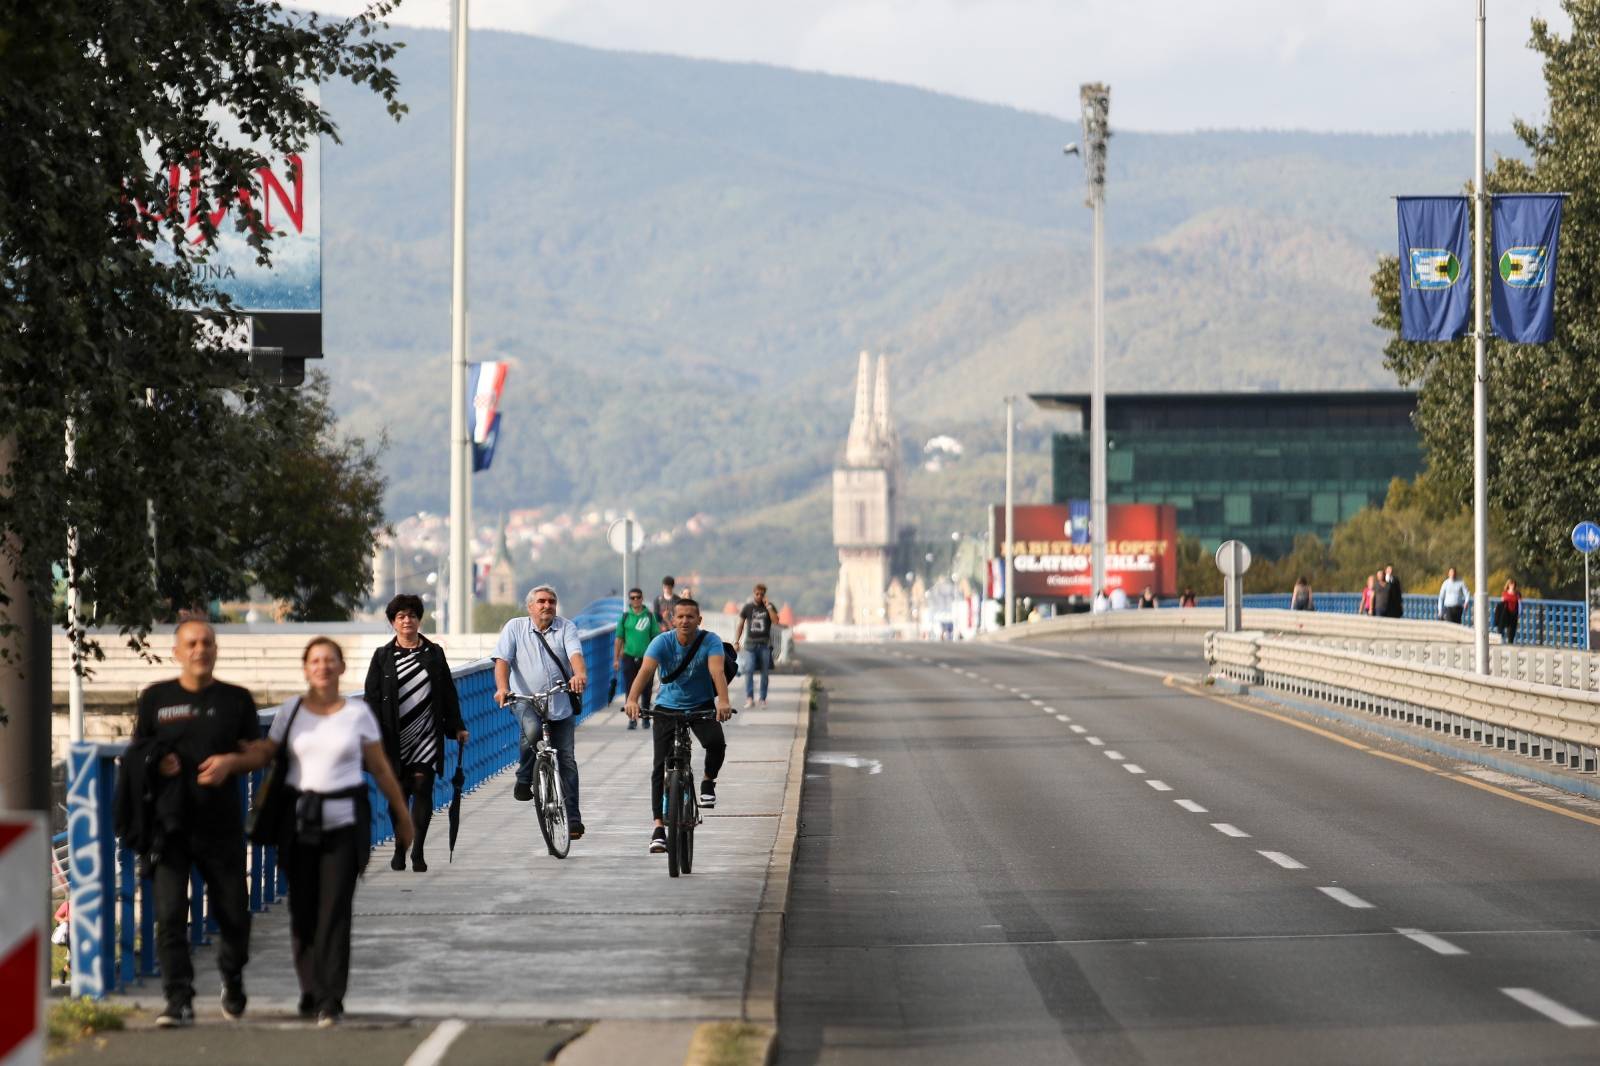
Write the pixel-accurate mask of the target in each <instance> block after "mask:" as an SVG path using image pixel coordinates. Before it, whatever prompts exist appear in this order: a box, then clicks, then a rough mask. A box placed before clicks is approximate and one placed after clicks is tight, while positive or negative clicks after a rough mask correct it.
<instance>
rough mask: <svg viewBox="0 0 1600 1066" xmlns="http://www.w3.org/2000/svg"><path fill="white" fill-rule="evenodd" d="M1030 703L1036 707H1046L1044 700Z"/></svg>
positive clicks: (1030, 701)
mask: <svg viewBox="0 0 1600 1066" xmlns="http://www.w3.org/2000/svg"><path fill="white" fill-rule="evenodd" d="M1028 702H1029V703H1031V704H1033V705H1034V706H1035V707H1043V706H1044V700H1029V701H1028Z"/></svg>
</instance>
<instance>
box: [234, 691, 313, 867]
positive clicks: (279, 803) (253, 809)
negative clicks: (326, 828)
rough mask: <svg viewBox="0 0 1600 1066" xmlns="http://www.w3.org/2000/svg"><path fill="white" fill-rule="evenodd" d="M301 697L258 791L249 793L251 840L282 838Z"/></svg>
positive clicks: (246, 827) (247, 830) (247, 823)
mask: <svg viewBox="0 0 1600 1066" xmlns="http://www.w3.org/2000/svg"><path fill="white" fill-rule="evenodd" d="M302 702H303V701H302V700H295V701H294V706H293V707H292V708H290V709H289V724H288V725H286V726H284V728H283V743H281V744H279V745H278V750H277V751H276V752H274V753H273V755H272V765H270V766H268V767H267V772H266V773H265V774H264V775H262V778H261V784H259V785H257V786H256V791H255V795H253V796H252V797H250V813H249V814H247V815H245V819H244V835H245V837H246V838H247V839H248V840H249V841H250V843H252V844H276V843H277V842H278V841H279V840H281V839H282V838H283V826H284V822H285V819H286V818H287V817H288V814H289V810H290V808H289V782H288V778H289V737H290V735H291V734H292V733H293V732H294V718H295V715H297V714H299V713H300V704H301V703H302Z"/></svg>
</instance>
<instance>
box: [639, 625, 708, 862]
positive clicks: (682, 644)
mask: <svg viewBox="0 0 1600 1066" xmlns="http://www.w3.org/2000/svg"><path fill="white" fill-rule="evenodd" d="M672 621H673V625H672V629H671V630H670V631H669V632H666V633H662V634H661V635H660V636H658V637H656V638H655V639H654V640H652V641H651V642H650V646H649V647H648V648H646V649H645V653H644V662H643V663H641V664H640V665H639V673H638V674H637V675H636V676H635V677H634V679H633V686H632V687H631V688H629V689H628V703H627V706H626V708H625V710H626V711H627V714H628V718H629V719H630V720H631V721H635V722H636V721H638V720H639V714H640V706H639V698H640V696H641V694H642V693H643V692H644V689H645V686H647V685H649V684H650V682H652V681H653V680H655V676H656V671H657V670H660V671H661V691H660V692H658V693H657V694H656V706H655V711H654V724H653V726H652V734H653V736H654V740H655V759H654V761H653V762H652V763H651V765H650V815H651V818H652V819H653V820H654V822H655V825H654V828H653V829H652V830H651V833H650V851H651V852H652V853H661V852H665V851H666V850H667V830H666V826H665V825H664V824H663V822H662V820H661V798H662V779H663V777H664V776H665V772H666V764H667V754H668V752H669V751H670V750H671V748H672V721H671V719H670V718H668V717H667V715H669V714H673V713H677V714H685V713H689V712H692V711H704V710H708V709H711V708H713V707H715V708H716V712H717V716H716V720H715V721H712V720H711V719H709V718H695V719H693V720H691V721H690V722H689V728H690V730H692V731H693V733H694V735H695V739H696V740H698V741H700V746H701V747H702V748H704V749H705V751H706V768H705V773H704V774H702V775H701V778H700V806H702V807H715V806H716V805H717V772H718V771H720V770H721V769H722V763H723V760H725V759H726V758H727V756H728V741H727V738H726V737H725V736H724V735H723V732H722V723H723V722H726V721H727V720H728V719H729V718H731V717H732V716H733V705H732V704H731V703H730V702H729V700H728V681H729V680H730V679H729V677H728V674H727V665H728V660H727V655H726V649H725V648H724V646H723V643H722V638H721V637H719V636H717V635H716V634H715V633H712V632H710V631H709V630H703V629H701V628H700V605H699V604H698V603H696V602H695V601H694V600H692V599H689V598H687V597H684V598H681V599H679V600H678V603H677V605H676V606H675V607H674V608H673V619H672Z"/></svg>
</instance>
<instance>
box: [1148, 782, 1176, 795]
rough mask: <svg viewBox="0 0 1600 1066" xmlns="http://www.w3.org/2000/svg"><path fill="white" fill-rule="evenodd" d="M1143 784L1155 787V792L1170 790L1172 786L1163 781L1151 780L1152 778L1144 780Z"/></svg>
mask: <svg viewBox="0 0 1600 1066" xmlns="http://www.w3.org/2000/svg"><path fill="white" fill-rule="evenodd" d="M1145 784H1147V785H1149V786H1150V787H1151V788H1153V789H1155V790H1156V791H1157V792H1171V791H1172V786H1171V785H1169V784H1167V783H1166V782H1165V781H1153V780H1152V781H1146V782H1145Z"/></svg>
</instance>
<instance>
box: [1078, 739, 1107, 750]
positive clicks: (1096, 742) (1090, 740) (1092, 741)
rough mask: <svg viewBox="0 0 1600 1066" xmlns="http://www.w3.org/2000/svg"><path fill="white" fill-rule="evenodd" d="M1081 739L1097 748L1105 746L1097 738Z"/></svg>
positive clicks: (1103, 742)
mask: <svg viewBox="0 0 1600 1066" xmlns="http://www.w3.org/2000/svg"><path fill="white" fill-rule="evenodd" d="M1083 739H1085V740H1087V741H1088V742H1089V743H1091V744H1093V745H1094V746H1095V747H1097V748H1099V747H1103V746H1104V745H1105V741H1103V740H1101V739H1100V738H1099V737H1084V738H1083Z"/></svg>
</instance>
